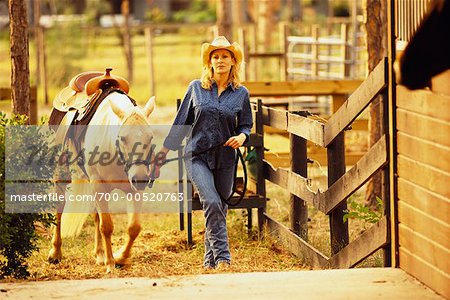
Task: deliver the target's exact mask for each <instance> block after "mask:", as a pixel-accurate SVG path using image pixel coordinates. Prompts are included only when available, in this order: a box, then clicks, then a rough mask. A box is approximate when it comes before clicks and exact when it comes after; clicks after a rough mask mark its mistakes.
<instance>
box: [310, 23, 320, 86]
mask: <svg viewBox="0 0 450 300" xmlns="http://www.w3.org/2000/svg"><path fill="white" fill-rule="evenodd" d="M311 34H312V38H313V40H314V43H313V45H312V46H311V51H312V59H313V63H312V64H311V77H312V79H317V78H318V77H319V64H318V63H317V62H318V60H319V45H318V44H319V26H318V25H313V27H312V32H311Z"/></svg>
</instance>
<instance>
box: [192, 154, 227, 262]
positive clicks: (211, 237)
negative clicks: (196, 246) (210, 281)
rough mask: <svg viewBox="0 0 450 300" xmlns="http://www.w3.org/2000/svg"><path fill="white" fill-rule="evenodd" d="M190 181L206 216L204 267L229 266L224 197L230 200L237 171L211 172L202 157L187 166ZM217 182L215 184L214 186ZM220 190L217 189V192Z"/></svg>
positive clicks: (222, 170) (219, 170)
mask: <svg viewBox="0 0 450 300" xmlns="http://www.w3.org/2000/svg"><path fill="white" fill-rule="evenodd" d="M186 169H187V173H188V175H189V178H190V180H191V182H192V184H193V185H194V187H195V189H196V190H197V191H198V194H199V196H200V202H201V204H202V205H203V211H204V213H205V225H206V231H205V256H204V263H203V265H204V266H205V267H213V268H214V267H215V266H216V265H217V264H218V263H219V262H221V261H226V262H228V263H230V261H231V255H230V247H229V244H228V233H227V223H226V217H227V208H228V206H227V205H226V204H225V203H223V202H222V200H221V199H220V196H219V194H218V192H217V189H218V190H219V191H220V194H221V195H222V197H225V198H228V197H229V196H230V194H231V190H232V188H233V176H234V168H233V167H231V168H226V169H214V170H211V169H209V167H208V164H207V163H206V162H205V161H203V160H202V159H201V158H199V157H193V158H192V160H191V161H188V162H186ZM214 182H215V183H214ZM216 187H217V189H216Z"/></svg>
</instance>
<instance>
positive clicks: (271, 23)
mask: <svg viewBox="0 0 450 300" xmlns="http://www.w3.org/2000/svg"><path fill="white" fill-rule="evenodd" d="M279 2H280V1H279V0H259V1H257V2H256V4H257V7H258V9H257V12H258V14H257V28H258V35H259V37H258V42H259V43H261V45H263V46H262V47H261V49H260V50H261V51H264V52H265V51H268V50H269V48H270V45H271V41H272V32H273V31H274V27H275V20H274V13H275V11H276V10H277V9H278V6H279V4H280V3H279Z"/></svg>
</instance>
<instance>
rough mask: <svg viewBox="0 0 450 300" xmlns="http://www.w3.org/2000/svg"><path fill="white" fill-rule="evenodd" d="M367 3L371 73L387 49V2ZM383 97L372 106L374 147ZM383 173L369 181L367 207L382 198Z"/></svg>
mask: <svg viewBox="0 0 450 300" xmlns="http://www.w3.org/2000/svg"><path fill="white" fill-rule="evenodd" d="M365 1H366V14H367V17H366V20H367V21H366V32H367V52H368V56H369V64H368V65H369V72H371V71H372V70H373V69H374V68H375V67H376V66H377V64H378V63H379V62H380V60H381V59H383V57H385V56H386V49H387V31H386V24H387V10H386V6H387V3H386V0H365ZM381 112H382V96H378V97H377V98H376V99H375V100H374V101H373V102H372V104H371V105H370V120H369V132H370V138H369V143H370V146H372V145H374V144H375V143H376V142H377V141H378V140H379V139H380V137H381V135H382V132H381V131H382V114H381ZM381 176H382V172H380V171H379V172H377V173H376V174H375V175H374V176H373V177H372V179H371V180H370V181H369V184H368V186H367V190H366V205H368V206H370V207H372V208H374V207H376V204H377V199H376V198H377V197H380V198H382V178H381Z"/></svg>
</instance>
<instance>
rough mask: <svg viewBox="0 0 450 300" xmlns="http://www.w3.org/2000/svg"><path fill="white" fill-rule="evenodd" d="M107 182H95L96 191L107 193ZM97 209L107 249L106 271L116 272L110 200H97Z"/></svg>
mask: <svg viewBox="0 0 450 300" xmlns="http://www.w3.org/2000/svg"><path fill="white" fill-rule="evenodd" d="M105 185H106V184H105V183H95V184H94V192H100V193H107V192H108V189H106V188H105ZM96 203H97V211H98V214H99V217H100V233H101V235H102V238H103V247H104V249H105V255H106V257H105V265H106V273H112V272H114V267H115V262H114V257H113V252H112V245H111V236H112V233H113V230H114V225H113V221H112V217H111V214H110V213H109V205H108V201H105V200H104V199H103V201H97V202H96Z"/></svg>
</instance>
